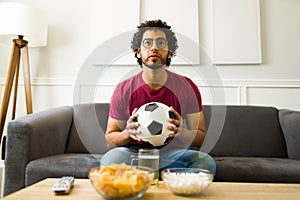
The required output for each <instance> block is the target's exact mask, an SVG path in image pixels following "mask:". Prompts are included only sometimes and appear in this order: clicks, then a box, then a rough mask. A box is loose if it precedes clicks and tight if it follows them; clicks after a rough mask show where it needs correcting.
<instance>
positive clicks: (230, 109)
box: [203, 106, 287, 157]
mask: <svg viewBox="0 0 300 200" xmlns="http://www.w3.org/2000/svg"><path fill="white" fill-rule="evenodd" d="M223 107H224V106H223ZM210 111H211V110H210V109H209V107H208V108H206V107H204V110H203V112H204V116H205V120H207V121H209V122H210V124H211V122H212V120H214V119H210V116H213V115H212V113H210ZM225 111H226V116H225V122H224V125H223V129H221V130H222V131H221V134H220V133H215V132H212V133H211V131H210V129H213V128H214V127H211V126H210V124H209V125H207V126H208V127H207V129H208V130H207V132H208V134H207V138H208V140H209V139H210V134H213V135H215V136H216V135H217V136H218V137H211V138H212V140H217V142H215V143H213V142H212V141H209V142H208V143H212V144H215V146H214V147H213V148H212V150H211V152H210V154H211V155H213V156H253V157H255V156H259V157H287V153H286V146H285V140H284V136H283V133H282V130H281V127H280V124H279V119H278V110H277V109H276V108H273V107H259V106H226V110H225ZM220 123H222V122H220ZM206 142H207V141H206Z"/></svg>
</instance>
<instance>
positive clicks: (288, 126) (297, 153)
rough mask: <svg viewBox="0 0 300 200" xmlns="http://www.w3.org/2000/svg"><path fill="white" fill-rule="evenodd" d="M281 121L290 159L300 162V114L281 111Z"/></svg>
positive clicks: (285, 110)
mask: <svg viewBox="0 0 300 200" xmlns="http://www.w3.org/2000/svg"><path fill="white" fill-rule="evenodd" d="M279 121H280V124H281V128H282V130H283V134H284V137H285V140H286V144H287V145H286V146H287V153H288V157H289V158H292V159H298V160H300V112H298V111H292V110H287V109H282V110H279Z"/></svg>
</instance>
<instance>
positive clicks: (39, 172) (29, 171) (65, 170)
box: [25, 154, 102, 186]
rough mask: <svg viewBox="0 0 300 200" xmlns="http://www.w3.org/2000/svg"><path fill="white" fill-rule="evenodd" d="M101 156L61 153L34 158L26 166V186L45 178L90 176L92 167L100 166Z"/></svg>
mask: <svg viewBox="0 0 300 200" xmlns="http://www.w3.org/2000/svg"><path fill="white" fill-rule="evenodd" d="M101 158H102V155H101V154H60V155H55V156H49V157H45V158H40V159H37V160H33V161H31V162H30V163H28V165H27V167H26V172H25V186H29V185H31V184H33V183H36V182H38V181H41V180H43V179H45V178H60V177H62V176H74V177H75V178H88V172H89V170H90V168H92V167H95V166H99V165H100V160H101Z"/></svg>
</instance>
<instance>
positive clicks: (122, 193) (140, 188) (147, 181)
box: [89, 164, 154, 200]
mask: <svg viewBox="0 0 300 200" xmlns="http://www.w3.org/2000/svg"><path fill="white" fill-rule="evenodd" d="M153 176H154V171H153V169H151V168H148V167H140V166H129V165H126V164H111V165H108V166H99V167H94V168H91V169H90V172H89V179H90V181H91V183H92V185H93V186H94V188H95V189H96V191H97V192H98V193H99V194H100V195H101V196H102V197H103V198H104V199H107V200H119V199H123V200H135V199H140V198H141V197H142V196H143V195H144V194H145V192H146V191H147V189H148V188H149V187H150V185H151V181H152V179H153Z"/></svg>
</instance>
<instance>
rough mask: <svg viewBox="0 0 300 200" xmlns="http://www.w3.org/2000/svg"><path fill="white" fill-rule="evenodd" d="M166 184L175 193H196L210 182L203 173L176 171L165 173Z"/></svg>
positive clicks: (201, 190)
mask: <svg viewBox="0 0 300 200" xmlns="http://www.w3.org/2000/svg"><path fill="white" fill-rule="evenodd" d="M164 181H165V184H166V186H167V187H168V188H169V189H170V190H171V191H172V192H174V193H175V194H179V195H187V196H189V195H196V194H199V193H201V192H203V191H204V190H205V189H206V187H208V185H209V184H210V183H211V180H210V179H209V178H208V177H207V174H205V173H176V172H171V173H168V174H165V177H164Z"/></svg>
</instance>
